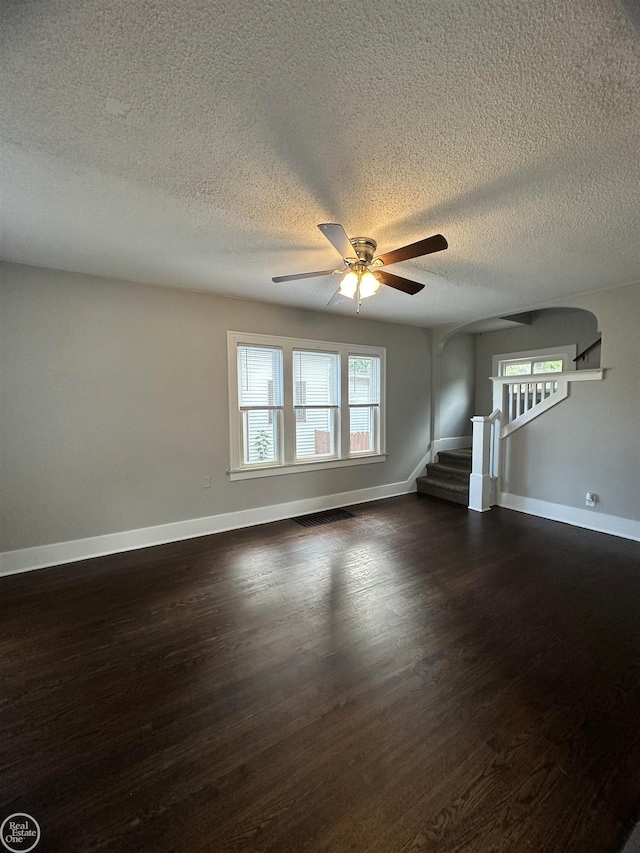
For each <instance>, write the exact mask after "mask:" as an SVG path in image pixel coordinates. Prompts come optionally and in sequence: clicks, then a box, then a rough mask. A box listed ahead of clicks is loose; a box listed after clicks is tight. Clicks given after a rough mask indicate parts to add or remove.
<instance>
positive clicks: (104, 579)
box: [0, 495, 640, 853]
mask: <svg viewBox="0 0 640 853" xmlns="http://www.w3.org/2000/svg"><path fill="white" fill-rule="evenodd" d="M353 511H354V518H353V519H349V520H346V521H341V522H340V523H339V524H335V525H328V526H326V527H319V528H313V529H305V528H300V527H299V526H298V525H295V524H294V523H293V522H287V521H284V522H277V523H275V524H269V525H264V526H262V527H258V528H252V529H245V530H240V531H231V532H229V533H225V534H220V535H217V536H209V537H203V538H201V539H195V540H190V541H187V542H180V543H173V544H169V545H166V546H161V547H157V548H149V549H146V550H144V551H138V552H129V553H127V554H119V555H114V556H112V557H106V558H100V559H95V560H91V561H87V562H86V563H84V564H75V565H70V566H64V567H59V568H55V569H47V570H43V571H40V572H34V573H30V574H26V575H22V576H12V577H7V578H2V579H0V596H1V597H2V602H3V605H4V607H3V622H2V630H1V631H0V732H1V734H2V741H1V744H0V819H3V818H4V817H5V816H7V815H9V814H11V813H12V812H13V811H25V812H27V813H29V814H33V816H34V817H35V818H36V819H37V820H38V821H39V822H40V824H41V828H42V841H41V842H40V845H39V846H38V850H43V851H45V850H52V851H56V853H59V851H62V853H65V851H83V853H85V851H88V853H92V851H106V853H111V851H114V853H115V851H120V850H123V849H132V850H137V851H143V852H144V851H153V853H165V851H166V853H169V851H175V850H177V849H188V850H190V851H207V853H235V851H243V853H244V851H251V853H294V851H306V853H309V851H311V853H348V851H355V853H361V851H362V853H365V851H366V853H400V851H438V853H463V851H464V853H471V851H475V853H489V851H502V853H522V852H523V851H527V850H532V851H535V853H539V851H547V853H615V852H616V851H617V850H618V849H619V848H620V847H621V846H622V843H623V842H624V840H625V838H626V837H627V836H628V834H629V833H630V831H631V829H632V827H633V824H634V822H635V820H636V819H637V818H638V817H639V816H640V722H639V721H640V607H638V602H639V601H640V548H639V546H638V544H637V543H633V542H627V541H624V540H619V539H615V538H614V537H610V536H604V535H600V534H595V533H591V532H589V531H584V530H579V529H577V528H571V527H568V526H566V525H560V524H555V523H553V522H548V521H545V520H543V519H536V518H533V517H531V516H525V515H522V514H518V513H514V512H510V511H508V510H499V509H494V510H492V512H491V513H485V514H482V515H480V514H476V513H470V512H468V511H467V510H466V509H464V508H462V507H458V506H455V505H448V504H446V503H443V502H439V501H435V500H431V499H429V498H420V497H417V496H415V495H410V496H406V497H401V498H393V499H389V500H385V501H379V502H376V503H373V504H367V505H364V506H359V507H355V508H353Z"/></svg>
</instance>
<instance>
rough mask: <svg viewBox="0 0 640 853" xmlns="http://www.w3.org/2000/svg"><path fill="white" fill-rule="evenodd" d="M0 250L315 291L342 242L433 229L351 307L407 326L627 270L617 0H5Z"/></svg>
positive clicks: (392, 243)
mask: <svg viewBox="0 0 640 853" xmlns="http://www.w3.org/2000/svg"><path fill="white" fill-rule="evenodd" d="M0 13H1V18H0V55H1V59H0V61H1V65H2V67H1V68H0V72H1V78H0V79H2V86H1V88H0V133H1V142H2V150H1V159H0V180H1V188H2V207H1V214H2V223H1V224H2V249H1V257H2V258H4V259H6V260H11V261H18V262H21V263H27V264H35V265H38V266H48V267H54V268H58V269H65V270H73V271H80V272H88V273H96V274H101V275H108V276H116V277H120V278H127V279H135V280H142V281H150V282H157V283H159V284H170V285H177V286H181V287H187V288H197V289H201V290H211V291H215V292H219V293H225V294H232V295H236V296H240V297H250V298H257V299H262V300H268V301H275V302H282V303H288V304H291V305H298V306H302V307H305V308H315V309H320V310H328V311H334V312H337V313H348V312H351V311H353V310H354V305H353V302H351V301H346V302H345V303H343V304H342V305H340V306H338V307H332V308H326V303H327V301H328V300H329V298H330V297H331V295H332V293H333V291H334V290H335V280H334V279H332V278H326V279H311V280H308V281H307V280H305V281H298V282H291V283H288V284H272V283H271V281H270V279H271V276H274V275H283V274H290V273H297V272H303V271H305V270H314V269H325V268H327V267H331V266H334V265H335V264H339V263H340V261H339V257H338V256H337V254H336V253H335V252H334V250H333V249H332V248H331V246H330V245H329V244H328V243H327V242H326V240H325V239H324V238H323V237H322V235H321V234H320V232H319V231H318V230H317V228H316V223H318V222H323V221H336V222H342V223H343V224H344V226H345V228H346V230H347V232H348V233H349V235H350V236H352V237H355V236H371V237H373V238H374V239H376V240H377V241H378V246H379V250H380V251H385V250H389V249H393V248H395V247H396V246H399V245H403V244H405V243H409V242H413V241H414V240H417V239H420V238H422V237H425V236H428V235H431V234H434V233H437V232H441V233H442V234H444V235H445V236H446V237H447V239H448V240H449V246H450V248H449V249H448V250H447V251H445V252H442V253H440V254H437V255H432V256H429V257H426V258H422V259H419V260H417V261H412V262H407V263H403V264H398V265H397V266H395V267H393V268H392V269H393V271H394V272H396V273H397V274H400V275H405V276H408V277H410V278H415V279H417V280H419V281H422V282H423V283H424V284H425V285H426V287H425V289H424V290H423V291H422V292H421V293H420V294H418V295H417V296H413V297H409V296H406V295H404V294H401V293H396V292H394V291H391V290H390V289H389V288H382V289H381V292H380V294H379V295H377V296H376V297H374V298H372V299H369V300H366V301H365V302H364V303H363V308H362V314H363V316H366V317H377V318H383V319H390V320H395V321H398V322H406V323H412V324H420V325H427V326H430V325H437V324H442V323H449V322H456V321H463V320H471V319H475V318H479V317H486V316H490V315H492V314H499V313H506V312H510V311H515V310H518V309H523V308H526V307H528V306H532V305H535V304H537V303H540V302H542V301H545V300H548V299H551V298H558V297H562V296H566V295H567V296H568V295H570V294H575V293H580V292H585V291H589V290H596V289H601V288H606V287H611V286H615V285H619V284H624V283H627V282H629V281H633V280H635V279H637V278H640V250H639V245H640V214H639V210H640V194H639V187H640V158H639V153H638V152H639V151H640V106H639V95H640V38H639V37H638V34H637V33H636V31H635V30H634V27H633V26H632V23H631V21H630V20H629V18H628V17H627V15H626V14H625V9H624V7H623V5H622V3H621V2H620V0H527V2H525V3H514V2H513V0H475V2H473V3H470V2H469V1H468V0H396V2H395V3H390V2H389V0H367V2H363V0H350V2H349V3H345V2H341V3H338V2H334V0H323V2H321V3H309V2H302V0H251V2H250V0H236V2H229V0H224V2H222V0H208V2H202V0H180V2H175V0H157V2H154V0H148V2H144V3H143V2H131V0H109V2H105V0H75V2H74V1H73V0H42V1H41V2H38V0H31V2H28V1H27V0H1V2H0Z"/></svg>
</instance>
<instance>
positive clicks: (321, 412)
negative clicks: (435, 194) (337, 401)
mask: <svg viewBox="0 0 640 853" xmlns="http://www.w3.org/2000/svg"><path fill="white" fill-rule="evenodd" d="M299 412H304V413H305V415H306V418H305V420H302V419H301V418H300V417H299V415H298V413H299ZM334 412H335V409H296V459H313V458H317V457H319V456H335V429H334V422H335V417H334Z"/></svg>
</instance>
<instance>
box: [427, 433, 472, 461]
mask: <svg viewBox="0 0 640 853" xmlns="http://www.w3.org/2000/svg"><path fill="white" fill-rule="evenodd" d="M472 444H473V437H472V436H470V435H454V436H452V437H451V438H436V439H435V440H434V442H433V455H434V458H435V455H436V453H439V452H440V451H441V450H459V449H460V448H463V447H471V446H472Z"/></svg>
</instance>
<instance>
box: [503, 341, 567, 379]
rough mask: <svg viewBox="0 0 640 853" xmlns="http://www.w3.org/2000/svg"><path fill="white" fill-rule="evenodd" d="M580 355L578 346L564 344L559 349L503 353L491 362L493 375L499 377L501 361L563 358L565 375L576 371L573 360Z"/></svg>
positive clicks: (549, 348)
mask: <svg viewBox="0 0 640 853" xmlns="http://www.w3.org/2000/svg"><path fill="white" fill-rule="evenodd" d="M577 354H578V346H577V344H563V345H562V346H557V347H545V348H544V349H531V350H527V351H526V352H503V353H500V354H499V355H494V356H493V358H492V362H491V375H492V376H498V375H499V373H500V362H501V361H518V360H520V359H521V360H522V361H525V360H526V359H532V360H534V361H541V360H544V361H555V360H556V359H559V358H561V359H562V363H563V371H562V372H563V373H566V372H567V371H569V370H575V369H576V363H575V361H574V360H573V359H574V358H575V357H576V355H577Z"/></svg>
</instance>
